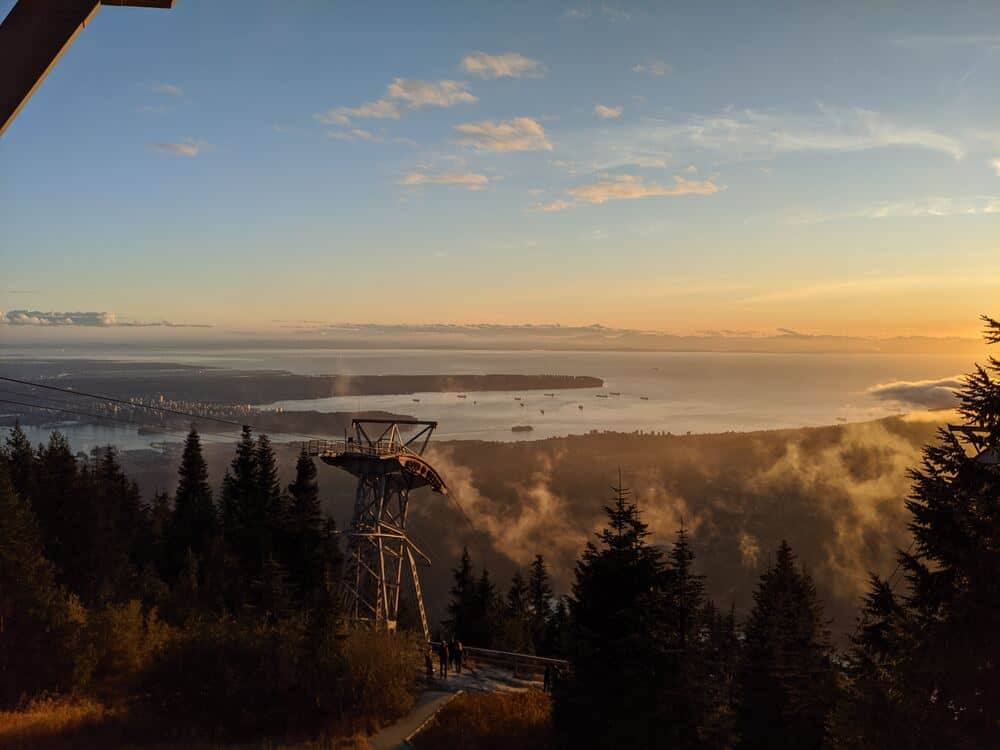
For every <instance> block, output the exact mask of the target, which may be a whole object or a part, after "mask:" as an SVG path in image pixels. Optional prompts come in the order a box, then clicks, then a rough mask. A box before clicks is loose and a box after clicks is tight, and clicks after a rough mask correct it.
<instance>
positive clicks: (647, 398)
mask: <svg viewBox="0 0 1000 750" xmlns="http://www.w3.org/2000/svg"><path fill="white" fill-rule="evenodd" d="M639 400H640V401H649V396H639Z"/></svg>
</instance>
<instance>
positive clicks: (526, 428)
mask: <svg viewBox="0 0 1000 750" xmlns="http://www.w3.org/2000/svg"><path fill="white" fill-rule="evenodd" d="M533 429H535V428H534V427H532V426H531V425H530V424H516V425H514V426H513V427H511V428H510V431H511V432H531V431H532V430H533Z"/></svg>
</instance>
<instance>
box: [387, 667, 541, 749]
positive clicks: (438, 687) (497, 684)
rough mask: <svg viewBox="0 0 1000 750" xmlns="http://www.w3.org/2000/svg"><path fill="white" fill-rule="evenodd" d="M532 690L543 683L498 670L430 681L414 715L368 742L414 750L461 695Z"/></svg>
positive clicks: (470, 670) (415, 708)
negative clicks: (420, 733)
mask: <svg viewBox="0 0 1000 750" xmlns="http://www.w3.org/2000/svg"><path fill="white" fill-rule="evenodd" d="M531 687H535V688H540V687H541V683H540V682H539V681H538V680H527V679H520V678H517V677H514V676H512V675H511V674H510V672H507V671H505V670H503V669H497V668H495V667H482V668H477V669H465V670H463V671H462V674H455V673H453V672H452V673H449V677H448V679H446V680H442V679H439V678H435V679H433V680H429V681H428V682H427V687H426V689H425V690H424V691H423V692H422V693H421V694H420V695H419V696H418V697H417V703H416V705H415V706H414V707H413V708H412V709H411V710H410V712H409V713H408V714H407V715H406V716H404V717H403V718H402V719H400V720H399V721H397V722H396V723H395V724H391V725H390V726H387V727H385V728H383V729H382V730H380V731H379V732H377V733H376V734H375V735H374V736H372V737H369V738H368V741H369V742H370V743H371V746H372V747H373V748H374V750H406V749H407V748H409V747H410V745H409V743H408V742H407V740H408V739H409V738H410V737H412V736H413V735H414V734H416V733H417V730H419V729H420V728H421V727H422V726H423V725H424V724H426V723H427V722H428V721H430V719H432V718H433V717H434V715H435V714H437V712H438V711H440V710H441V709H442V708H444V707H445V706H446V705H448V702H449V701H451V699H452V698H454V697H455V696H456V695H458V694H459V693H494V692H501V691H517V690H527V689H528V688H531Z"/></svg>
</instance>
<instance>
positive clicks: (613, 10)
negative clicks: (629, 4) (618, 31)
mask: <svg viewBox="0 0 1000 750" xmlns="http://www.w3.org/2000/svg"><path fill="white" fill-rule="evenodd" d="M601 14H602V15H604V16H606V17H607V18H610V19H611V21H612V23H617V22H620V21H631V20H632V14H631V13H630V12H629V11H627V10H625V9H624V8H622V7H620V6H618V5H608V4H607V3H601Z"/></svg>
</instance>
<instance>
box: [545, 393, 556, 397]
mask: <svg viewBox="0 0 1000 750" xmlns="http://www.w3.org/2000/svg"><path fill="white" fill-rule="evenodd" d="M544 395H546V396H548V397H549V398H552V397H553V396H555V395H556V394H554V393H546V394H544Z"/></svg>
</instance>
